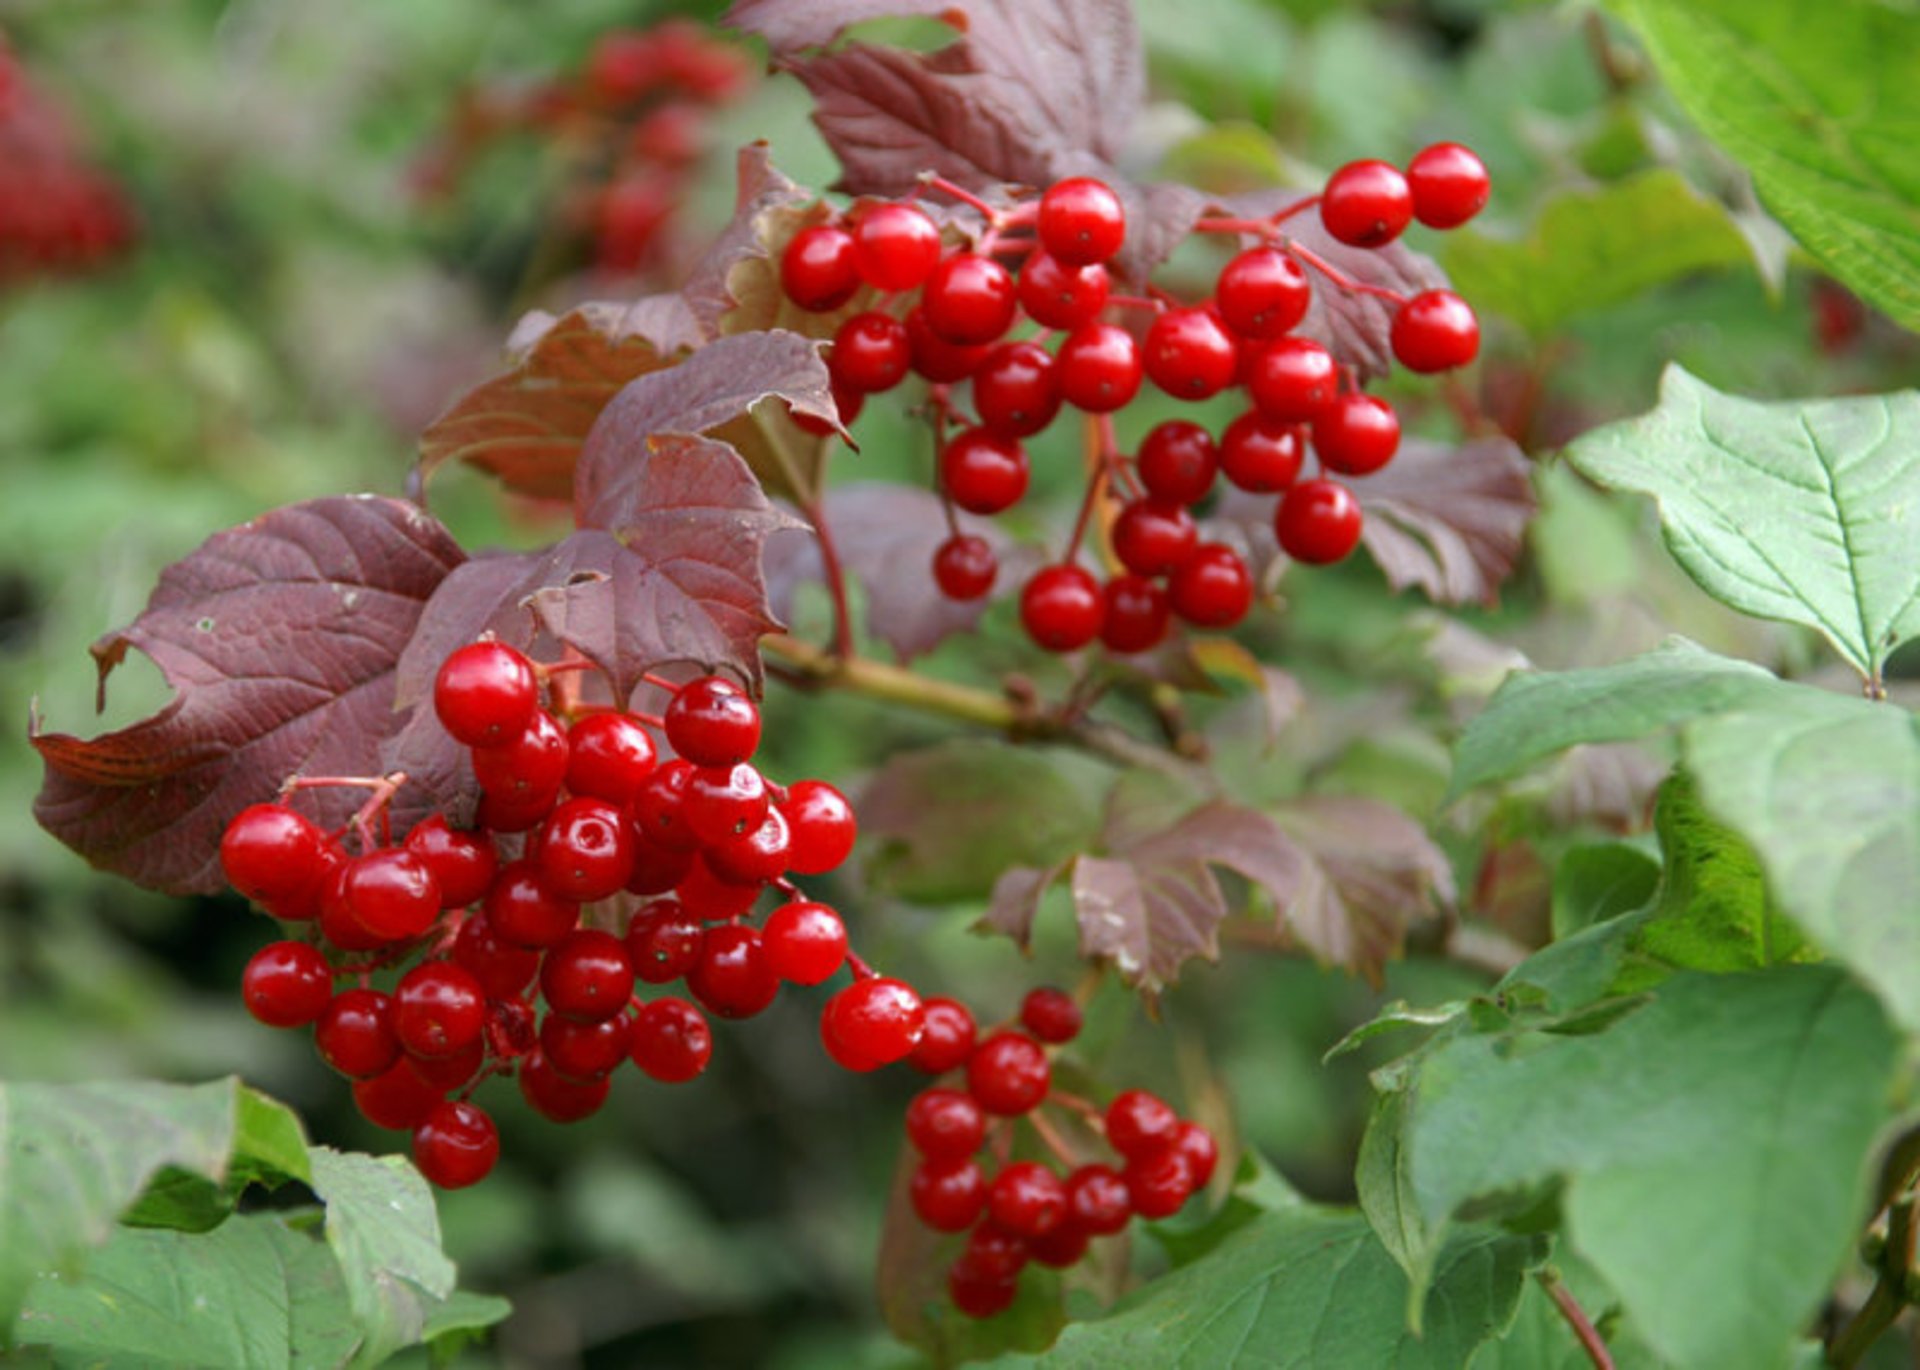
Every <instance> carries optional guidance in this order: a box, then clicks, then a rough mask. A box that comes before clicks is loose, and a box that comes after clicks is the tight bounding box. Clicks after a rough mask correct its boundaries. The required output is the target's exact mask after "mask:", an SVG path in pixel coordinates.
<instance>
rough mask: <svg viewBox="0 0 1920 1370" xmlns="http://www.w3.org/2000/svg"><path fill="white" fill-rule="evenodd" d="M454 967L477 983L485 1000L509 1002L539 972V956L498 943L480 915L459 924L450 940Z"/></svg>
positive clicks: (490, 924)
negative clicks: (483, 993) (459, 968)
mask: <svg viewBox="0 0 1920 1370" xmlns="http://www.w3.org/2000/svg"><path fill="white" fill-rule="evenodd" d="M453 960H454V964H455V965H458V966H460V967H462V968H463V969H465V970H466V971H468V972H469V973H470V974H471V975H472V976H473V978H474V979H476V980H478V981H479V982H480V988H481V989H482V990H483V991H485V993H486V996H487V998H489V999H512V998H514V997H515V996H517V995H519V994H521V993H523V992H524V991H525V990H526V988H527V986H528V985H530V984H532V983H533V977H534V976H535V975H537V974H539V973H540V953H539V952H537V951H528V950H527V949H526V948H525V947H518V946H515V945H514V944H513V943H511V942H506V941H503V940H501V938H500V937H499V936H498V935H496V934H495V932H494V930H493V924H492V923H490V922H488V921H487V918H486V916H485V915H484V914H476V915H474V916H472V917H470V918H468V919H467V921H466V922H464V923H462V924H461V925H460V935H459V936H458V937H456V938H454V939H453Z"/></svg>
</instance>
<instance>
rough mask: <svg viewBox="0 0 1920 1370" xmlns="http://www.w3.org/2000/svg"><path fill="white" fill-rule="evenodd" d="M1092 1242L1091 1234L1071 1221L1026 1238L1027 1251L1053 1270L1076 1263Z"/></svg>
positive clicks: (1063, 1268)
mask: <svg viewBox="0 0 1920 1370" xmlns="http://www.w3.org/2000/svg"><path fill="white" fill-rule="evenodd" d="M1091 1242H1092V1234H1091V1233H1088V1232H1086V1231H1084V1230H1082V1229H1081V1228H1078V1227H1076V1226H1074V1225H1073V1224H1072V1223H1071V1222H1062V1223H1060V1224H1058V1225H1057V1226H1055V1227H1054V1228H1052V1229H1051V1230H1050V1231H1048V1232H1045V1233H1043V1234H1042V1235H1040V1236H1038V1237H1029V1238H1028V1239H1027V1251H1028V1253H1029V1254H1031V1255H1032V1257H1033V1258H1034V1259H1035V1260H1036V1261H1038V1262H1040V1264H1042V1265H1044V1266H1049V1267H1051V1268H1052V1269H1055V1270H1065V1269H1066V1268H1067V1267H1068V1266H1070V1265H1077V1264H1078V1263H1079V1261H1080V1258H1081V1257H1082V1256H1084V1255H1086V1254H1087V1247H1088V1245H1089V1244H1090V1243H1091Z"/></svg>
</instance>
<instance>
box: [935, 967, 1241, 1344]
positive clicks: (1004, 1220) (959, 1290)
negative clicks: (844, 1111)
mask: <svg viewBox="0 0 1920 1370" xmlns="http://www.w3.org/2000/svg"><path fill="white" fill-rule="evenodd" d="M926 1020H927V1021H926V1031H925V1033H924V1034H923V1036H922V1037H921V1040H920V1042H919V1044H918V1045H917V1046H916V1047H915V1048H914V1049H913V1052H912V1054H911V1055H909V1056H908V1058H907V1059H908V1061H909V1062H911V1063H912V1064H913V1065H915V1066H917V1067H918V1068H920V1069H921V1070H923V1071H926V1072H927V1073H928V1074H944V1073H946V1072H948V1071H961V1070H964V1072H965V1074H964V1077H963V1079H962V1081H961V1082H960V1083H963V1084H964V1088H952V1087H948V1086H941V1085H936V1086H934V1087H933V1088H931V1089H926V1090H923V1091H921V1093H920V1094H918V1095H917V1096H915V1098H914V1100H913V1102H912V1103H911V1104H910V1105H908V1107H907V1141H908V1142H909V1143H910V1144H911V1145H912V1147H913V1149H914V1150H915V1151H916V1152H918V1153H919V1155H920V1157H921V1160H920V1163H919V1165H918V1166H917V1167H915V1169H914V1172H913V1179H912V1182H911V1184H910V1186H909V1191H908V1192H909V1195H910V1197H911V1199H912V1202H913V1210H914V1213H915V1214H916V1215H918V1217H919V1219H920V1221H921V1222H923V1223H925V1224H926V1225H927V1226H928V1227H930V1228H932V1229H934V1230H935V1231H936V1232H956V1233H957V1232H966V1233H967V1234H968V1235H967V1241H966V1245H965V1247H964V1248H963V1249H962V1251H961V1254H960V1256H959V1257H958V1259H957V1260H955V1261H954V1263H953V1265H952V1266H951V1267H950V1268H949V1270H948V1272H947V1289H948V1293H949V1294H950V1295H951V1297H952V1299H953V1302H954V1305H955V1306H956V1307H958V1308H959V1309H960V1311H961V1312H963V1313H965V1314H967V1315H968V1316H969V1317H975V1318H988V1317H992V1316H993V1315H994V1314H996V1313H998V1312H1000V1311H1001V1310H1002V1309H1004V1308H1005V1307H1006V1306H1007V1305H1008V1304H1010V1303H1012V1302H1013V1298H1014V1294H1015V1293H1016V1290H1017V1283H1018V1280H1019V1276H1020V1272H1021V1270H1022V1269H1023V1268H1024V1267H1025V1266H1026V1264H1027V1262H1028V1261H1029V1260H1035V1261H1038V1262H1040V1263H1041V1264H1042V1265H1047V1266H1053V1267H1055V1268H1064V1267H1066V1266H1070V1265H1072V1264H1074V1263H1075V1262H1077V1261H1078V1260H1080V1258H1081V1257H1082V1256H1084V1255H1085V1254H1086V1252H1087V1247H1088V1245H1089V1244H1090V1243H1091V1242H1092V1240H1093V1239H1094V1238H1095V1237H1107V1236H1112V1235H1113V1234H1115V1233H1117V1232H1119V1231H1120V1230H1121V1229H1122V1228H1124V1227H1125V1226H1126V1225H1127V1222H1128V1220H1129V1219H1131V1218H1132V1217H1133V1216H1134V1215H1135V1214H1138V1215H1139V1216H1141V1217H1143V1218H1166V1217H1170V1216H1172V1215H1173V1214H1174V1213H1176V1212H1178V1211H1179V1210H1180V1208H1181V1206H1182V1205H1184V1204H1185V1203H1186V1201H1187V1200H1188V1198H1190V1197H1191V1196H1192V1195H1193V1194H1194V1193H1195V1192H1196V1191H1198V1190H1199V1189H1201V1188H1203V1187H1204V1186H1205V1185H1206V1183H1207V1181H1208V1180H1209V1179H1210V1178H1211V1177H1212V1175H1213V1171H1214V1166H1215V1165H1216V1164H1217V1163H1218V1160H1219V1149H1218V1147H1217V1146H1216V1145H1215V1143H1214V1140H1213V1136H1212V1134H1211V1133H1209V1132H1208V1131H1207V1130H1206V1129H1205V1128H1204V1127H1202V1126H1200V1125H1199V1124H1198V1123H1195V1122H1190V1121H1186V1120H1183V1119H1182V1118H1180V1116H1179V1115H1178V1114H1176V1113H1175V1112H1174V1111H1173V1109H1172V1108H1170V1107H1169V1106H1168V1105H1167V1104H1165V1103H1164V1102H1162V1101H1161V1100H1160V1099H1158V1098H1156V1097H1155V1096H1153V1095H1152V1094H1149V1093H1147V1092H1146V1091H1144V1090H1138V1089H1130V1090H1127V1091H1125V1092H1124V1093H1122V1094H1120V1095H1119V1096H1118V1097H1116V1098H1115V1099H1114V1100H1113V1102H1112V1103H1111V1104H1109V1105H1108V1106H1107V1108H1106V1109H1105V1110H1104V1112H1102V1111H1100V1110H1097V1109H1095V1108H1094V1107H1093V1106H1092V1105H1090V1104H1089V1103H1087V1102H1086V1101H1085V1100H1082V1099H1079V1098H1076V1097H1074V1096H1070V1095H1064V1094H1061V1093H1059V1092H1058V1091H1055V1090H1054V1089H1053V1070H1052V1065H1051V1063H1050V1062H1049V1060H1048V1054H1047V1053H1048V1048H1049V1047H1058V1046H1061V1045H1063V1044H1065V1043H1067V1042H1070V1041H1072V1040H1073V1039H1074V1038H1075V1037H1076V1036H1078V1035H1079V1032H1080V1008H1079V1005H1077V1004H1076V1003H1075V1002H1074V1001H1073V999H1072V998H1071V997H1070V996H1069V995H1067V994H1065V993H1063V992H1062V991H1060V990H1057V989H1051V988H1048V989H1036V990H1034V991H1033V992H1032V993H1030V994H1028V995H1027V997H1026V1000H1025V1001H1024V1002H1023V1003H1022V1004H1021V1007H1020V1028H1023V1029H1025V1030H1024V1031H1021V1030H1018V1029H1015V1028H1004V1029H1001V1030H999V1031H995V1032H992V1033H989V1034H988V1035H987V1036H986V1038H985V1039H984V1040H980V1041H978V1042H976V1041H975V1035H976V1034H975V1027H974V1022H973V1018H972V1015H971V1014H969V1013H968V1012H967V1010H966V1009H965V1008H964V1007H963V1006H961V1005H960V1004H957V1003H955V1002H953V1001H952V1000H946V999H930V1000H928V1001H927V1004H926ZM1049 1106H1051V1107H1054V1108H1061V1109H1066V1110H1068V1111H1069V1112H1071V1113H1073V1114H1074V1115H1076V1117H1077V1119H1078V1121H1079V1123H1081V1124H1082V1125H1084V1127H1085V1129H1087V1130H1091V1131H1093V1132H1097V1133H1099V1134H1101V1135H1103V1136H1104V1137H1105V1139H1106V1142H1107V1145H1108V1146H1109V1147H1111V1148H1112V1149H1113V1151H1114V1152H1115V1153H1117V1155H1118V1157H1119V1159H1120V1161H1121V1166H1120V1167H1119V1168H1116V1167H1114V1166H1112V1165H1108V1164H1105V1163H1104V1162H1100V1161H1092V1162H1082V1161H1081V1159H1080V1158H1079V1157H1078V1156H1076V1155H1075V1154H1074V1152H1073V1151H1072V1149H1071V1144H1070V1143H1069V1141H1068V1140H1067V1139H1066V1137H1065V1136H1064V1135H1063V1133H1062V1130H1061V1129H1060V1128H1058V1127H1056V1126H1055V1125H1053V1124H1050V1123H1048V1122H1047V1121H1046V1117H1045V1114H1044V1113H1043V1112H1042V1110H1043V1109H1045V1108H1047V1107H1049ZM1020 1118H1026V1119H1027V1120H1028V1121H1029V1124H1030V1126H1031V1129H1032V1130H1033V1132H1034V1133H1035V1135H1036V1136H1037V1137H1038V1139H1039V1140H1040V1141H1041V1142H1042V1143H1043V1144H1044V1145H1045V1146H1046V1147H1047V1148H1048V1149H1050V1150H1051V1151H1052V1152H1053V1154H1054V1156H1055V1158H1056V1159H1057V1160H1058V1161H1059V1162H1060V1165H1061V1167H1062V1170H1055V1169H1054V1168H1053V1167H1051V1166H1049V1165H1048V1164H1046V1163H1045V1162H1044V1161H1037V1160H1014V1159H1012V1155H1013V1143H1014V1131H1015V1128H1014V1124H1015V1120H1016V1119H1020ZM983 1152H986V1153H989V1155H990V1157H991V1163H992V1169H991V1170H989V1169H988V1167H987V1166H986V1165H983V1163H982V1160H981V1159H980V1158H981V1153H983ZM1063 1171H1064V1173H1062V1172H1063Z"/></svg>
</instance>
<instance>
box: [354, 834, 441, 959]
mask: <svg viewBox="0 0 1920 1370" xmlns="http://www.w3.org/2000/svg"><path fill="white" fill-rule="evenodd" d="M341 894H342V896H343V897H344V898H345V899H346V901H347V911H348V913H349V914H350V915H351V916H352V918H353V921H354V922H356V923H358V924H359V925H360V926H361V927H363V928H365V929H366V930H367V932H368V933H369V934H371V935H372V936H374V937H378V938H380V939H381V940H382V941H383V942H403V941H406V940H407V939H409V938H413V937H418V936H419V935H420V934H421V933H423V932H425V931H426V930H427V929H428V928H430V927H432V926H433V925H434V923H435V922H437V921H438V920H439V917H440V886H439V884H438V883H437V882H436V881H435V880H434V878H433V872H432V871H431V870H429V869H428V868H427V863H426V862H425V861H422V860H421V859H420V858H419V857H418V856H415V855H414V854H413V853H412V852H410V851H408V850H406V849H405V848H404V847H383V848H382V849H380V850H379V851H371V852H368V853H367V854H366V855H365V856H357V857H355V858H354V859H353V860H352V861H350V862H348V863H347V869H346V873H345V875H343V876H342V877H341Z"/></svg>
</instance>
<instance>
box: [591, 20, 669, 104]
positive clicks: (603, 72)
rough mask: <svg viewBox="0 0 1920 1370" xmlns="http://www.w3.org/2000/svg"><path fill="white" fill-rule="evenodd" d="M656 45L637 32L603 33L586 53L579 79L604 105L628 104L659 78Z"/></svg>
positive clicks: (649, 38)
mask: <svg viewBox="0 0 1920 1370" xmlns="http://www.w3.org/2000/svg"><path fill="white" fill-rule="evenodd" d="M658 54H659V45H658V44H657V43H656V42H655V40H654V37H653V35H652V34H650V33H646V32H643V31H641V30H639V29H614V30H613V31H612V32H609V33H603V34H601V35H600V37H599V38H598V39H597V40H596V41H595V42H594V45H593V51H592V52H591V53H589V54H588V56H587V62H586V66H585V67H584V68H583V69H582V73H581V74H582V77H583V78H584V80H585V81H586V85H587V89H588V90H590V91H592V92H593V94H594V95H595V96H596V97H597V98H598V99H599V100H601V101H602V102H603V103H605V104H609V105H624V104H631V103H632V102H633V101H635V100H638V99H639V98H640V97H641V96H642V95H645V94H646V93H647V90H648V88H649V87H651V86H652V85H653V83H654V82H655V81H656V80H658V79H659V69H660V61H659V55H658Z"/></svg>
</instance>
